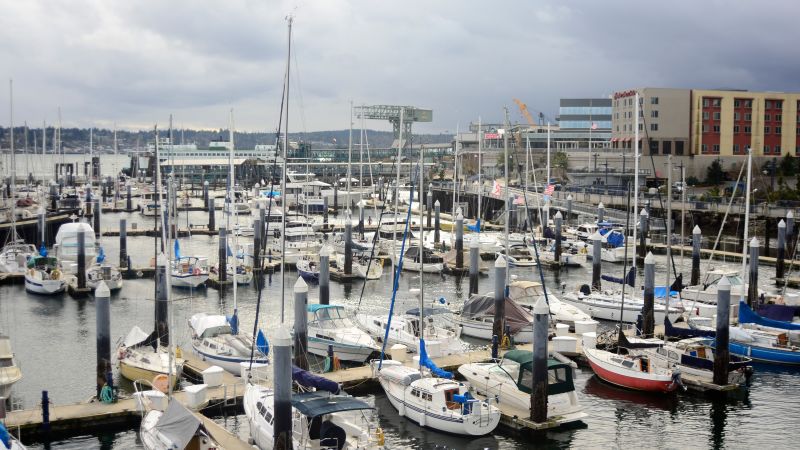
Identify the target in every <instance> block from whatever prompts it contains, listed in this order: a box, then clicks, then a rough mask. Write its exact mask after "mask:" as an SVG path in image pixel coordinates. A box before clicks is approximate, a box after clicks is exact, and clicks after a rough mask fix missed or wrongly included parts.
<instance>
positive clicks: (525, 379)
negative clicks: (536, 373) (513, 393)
mask: <svg viewBox="0 0 800 450" xmlns="http://www.w3.org/2000/svg"><path fill="white" fill-rule="evenodd" d="M519 384H520V385H521V386H525V387H529V388H532V387H533V372H532V371H531V370H530V369H527V368H525V369H522V374H521V375H520V377H519Z"/></svg>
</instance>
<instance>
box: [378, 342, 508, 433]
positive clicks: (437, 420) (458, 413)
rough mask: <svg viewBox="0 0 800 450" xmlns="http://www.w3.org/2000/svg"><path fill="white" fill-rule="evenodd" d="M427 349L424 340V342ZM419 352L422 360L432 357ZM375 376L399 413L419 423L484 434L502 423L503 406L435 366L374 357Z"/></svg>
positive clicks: (421, 362) (427, 426)
mask: <svg viewBox="0 0 800 450" xmlns="http://www.w3.org/2000/svg"><path fill="white" fill-rule="evenodd" d="M421 348H423V349H424V341H423V344H421ZM424 353H425V352H424V350H423V351H422V354H421V355H420V364H421V365H422V364H424V361H425V360H427V361H428V362H430V359H429V358H428V357H427V356H426V355H424ZM370 365H371V367H372V372H373V376H374V377H375V378H377V379H378V382H379V383H380V384H381V387H383V390H384V392H385V393H386V397H388V399H389V402H390V403H391V404H392V406H394V408H395V409H396V410H397V413H398V414H399V415H400V416H402V417H405V418H407V419H409V420H411V421H413V422H416V423H418V424H419V425H420V426H423V427H426V428H432V429H434V430H438V431H444V432H446V433H453V434H457V435H466V436H483V435H486V434H489V433H491V432H492V431H494V430H495V428H497V425H498V424H499V423H500V415H501V413H500V410H499V409H498V408H497V406H495V405H494V404H492V403H491V401H490V400H479V399H476V398H474V397H473V396H472V394H471V393H470V390H469V386H467V384H465V383H463V382H459V381H454V380H453V379H452V374H450V373H449V372H445V371H443V370H441V369H439V368H438V367H435V366H433V367H434V369H433V370H432V374H428V373H426V372H427V369H426V368H423V367H419V368H417V367H409V366H405V365H403V364H402V363H401V362H399V361H392V360H387V361H382V362H379V361H372V362H371V363H370Z"/></svg>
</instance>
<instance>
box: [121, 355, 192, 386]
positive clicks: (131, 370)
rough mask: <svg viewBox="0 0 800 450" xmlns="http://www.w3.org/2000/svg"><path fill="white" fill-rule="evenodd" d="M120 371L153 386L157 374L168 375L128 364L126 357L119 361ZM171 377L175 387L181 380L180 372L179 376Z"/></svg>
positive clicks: (134, 379) (131, 378)
mask: <svg viewBox="0 0 800 450" xmlns="http://www.w3.org/2000/svg"><path fill="white" fill-rule="evenodd" d="M119 373H120V374H121V375H122V376H123V377H125V378H127V379H128V380H130V381H141V382H143V383H144V384H146V385H148V386H152V383H153V378H155V377H156V376H157V375H167V373H166V372H160V371H156V370H148V369H144V368H142V367H137V366H134V365H132V364H128V363H127V362H125V360H124V359H123V360H120V361H119ZM170 378H171V379H170V382H171V384H172V387H175V386H176V385H177V384H178V380H180V373H179V374H178V376H172V377H170Z"/></svg>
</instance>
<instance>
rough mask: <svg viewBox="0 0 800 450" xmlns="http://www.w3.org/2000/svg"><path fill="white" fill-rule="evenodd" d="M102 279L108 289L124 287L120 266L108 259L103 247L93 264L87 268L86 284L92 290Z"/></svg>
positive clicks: (113, 289) (114, 289)
mask: <svg viewBox="0 0 800 450" xmlns="http://www.w3.org/2000/svg"><path fill="white" fill-rule="evenodd" d="M101 281H103V282H105V283H106V286H107V287H108V289H110V290H112V291H116V290H119V289H121V288H122V272H120V270H119V267H117V266H115V265H113V264H111V263H109V262H108V261H106V255H105V252H104V251H103V248H102V247H101V248H100V252H99V253H98V254H97V257H96V258H95V259H94V261H93V262H92V265H90V266H89V267H88V268H87V269H86V286H88V287H89V288H90V289H91V290H95V289H97V287H98V286H99V285H100V282H101Z"/></svg>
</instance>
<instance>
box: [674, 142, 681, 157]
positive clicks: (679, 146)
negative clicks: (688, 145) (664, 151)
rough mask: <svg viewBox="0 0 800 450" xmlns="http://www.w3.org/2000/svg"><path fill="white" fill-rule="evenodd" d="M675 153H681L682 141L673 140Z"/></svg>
mask: <svg viewBox="0 0 800 450" xmlns="http://www.w3.org/2000/svg"><path fill="white" fill-rule="evenodd" d="M675 154H676V155H682V154H683V141H675Z"/></svg>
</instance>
